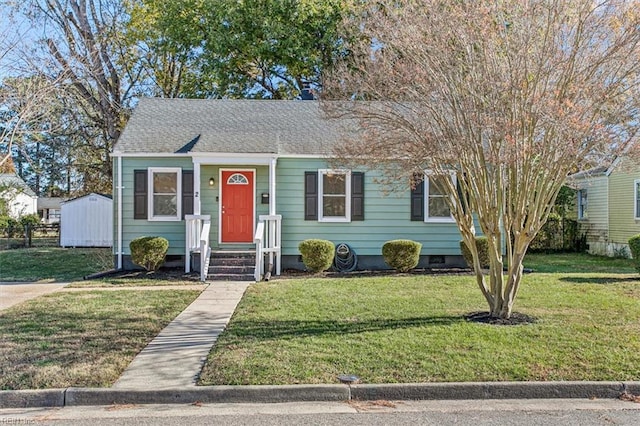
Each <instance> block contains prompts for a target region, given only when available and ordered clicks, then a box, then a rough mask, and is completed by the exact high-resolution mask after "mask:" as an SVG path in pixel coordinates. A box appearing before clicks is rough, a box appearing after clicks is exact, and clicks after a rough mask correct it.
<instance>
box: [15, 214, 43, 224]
mask: <svg viewBox="0 0 640 426" xmlns="http://www.w3.org/2000/svg"><path fill="white" fill-rule="evenodd" d="M18 221H19V222H20V225H22V226H27V225H29V226H34V225H38V224H40V216H38V215H37V214H35V213H32V214H25V215H24V216H20V219H18Z"/></svg>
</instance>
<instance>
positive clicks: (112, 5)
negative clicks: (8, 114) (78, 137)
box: [15, 0, 140, 192]
mask: <svg viewBox="0 0 640 426" xmlns="http://www.w3.org/2000/svg"><path fill="white" fill-rule="evenodd" d="M15 8H16V11H18V12H21V13H22V14H23V16H26V17H27V18H28V19H29V20H30V22H31V24H32V25H33V26H39V27H41V28H42V31H41V32H39V31H34V32H33V33H32V34H31V36H32V37H33V36H35V37H39V38H38V39H37V40H36V43H34V47H33V48H32V49H31V51H29V52H25V56H30V57H31V58H32V59H31V61H30V63H29V65H28V68H29V70H33V69H37V70H38V71H39V72H40V73H41V74H43V75H47V76H49V78H51V79H52V80H56V81H58V86H59V87H62V88H63V90H65V91H66V93H67V98H68V99H67V100H66V103H67V104H69V105H70V108H71V110H72V111H74V112H75V115H76V116H77V118H78V119H79V121H78V122H77V123H67V127H69V126H71V125H75V126H76V129H77V132H78V133H79V134H80V133H81V134H82V135H83V139H84V147H83V148H84V153H83V155H82V158H83V160H84V163H83V164H79V165H78V168H79V169H80V170H81V172H82V174H83V176H84V181H85V182H84V186H85V190H92V191H105V192H108V191H109V190H110V186H111V184H110V180H111V179H110V177H111V173H112V168H111V159H110V156H109V154H110V151H111V148H112V146H113V144H114V143H115V141H116V140H117V139H118V137H119V136H120V133H121V131H122V128H123V126H124V123H125V122H126V117H127V115H128V106H129V102H130V100H131V98H132V96H133V95H134V93H133V91H134V88H135V85H136V83H137V82H138V79H139V73H140V70H139V69H137V68H136V67H135V64H132V63H131V62H130V61H129V59H130V55H129V54H128V46H127V43H128V41H127V40H126V39H125V36H124V31H123V26H124V23H125V21H126V20H127V19H128V17H127V15H126V13H125V10H124V7H123V5H122V2H120V1H118V0H29V1H28V2H23V3H17V4H16V6H15Z"/></svg>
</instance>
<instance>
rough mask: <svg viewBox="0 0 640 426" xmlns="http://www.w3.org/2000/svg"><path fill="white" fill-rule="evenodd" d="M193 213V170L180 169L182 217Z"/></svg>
mask: <svg viewBox="0 0 640 426" xmlns="http://www.w3.org/2000/svg"><path fill="white" fill-rule="evenodd" d="M187 214H193V170H183V171H182V218H183V219H184V215H187Z"/></svg>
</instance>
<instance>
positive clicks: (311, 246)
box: [298, 239, 336, 273]
mask: <svg viewBox="0 0 640 426" xmlns="http://www.w3.org/2000/svg"><path fill="white" fill-rule="evenodd" d="M298 250H300V254H302V263H304V266H306V267H307V269H308V270H309V271H311V272H314V273H315V272H322V271H326V270H327V269H329V268H330V267H331V264H332V263H333V257H334V255H335V250H336V248H335V245H334V244H333V243H332V242H331V241H328V240H318V239H310V240H304V241H302V242H301V243H300V244H298Z"/></svg>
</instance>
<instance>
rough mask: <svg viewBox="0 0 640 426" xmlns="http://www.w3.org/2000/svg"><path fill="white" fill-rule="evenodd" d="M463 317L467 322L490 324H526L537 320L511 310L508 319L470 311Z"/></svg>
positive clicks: (488, 313)
mask: <svg viewBox="0 0 640 426" xmlns="http://www.w3.org/2000/svg"><path fill="white" fill-rule="evenodd" d="M464 319H465V320H467V321H469V322H479V323H482V324H491V325H526V324H534V323H535V322H537V321H538V320H537V319H536V318H535V317H532V316H530V315H526V314H521V313H520V312H513V313H512V314H511V317H510V318H509V319H503V318H498V317H494V316H492V315H491V313H490V312H471V313H469V314H466V315H464Z"/></svg>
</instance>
